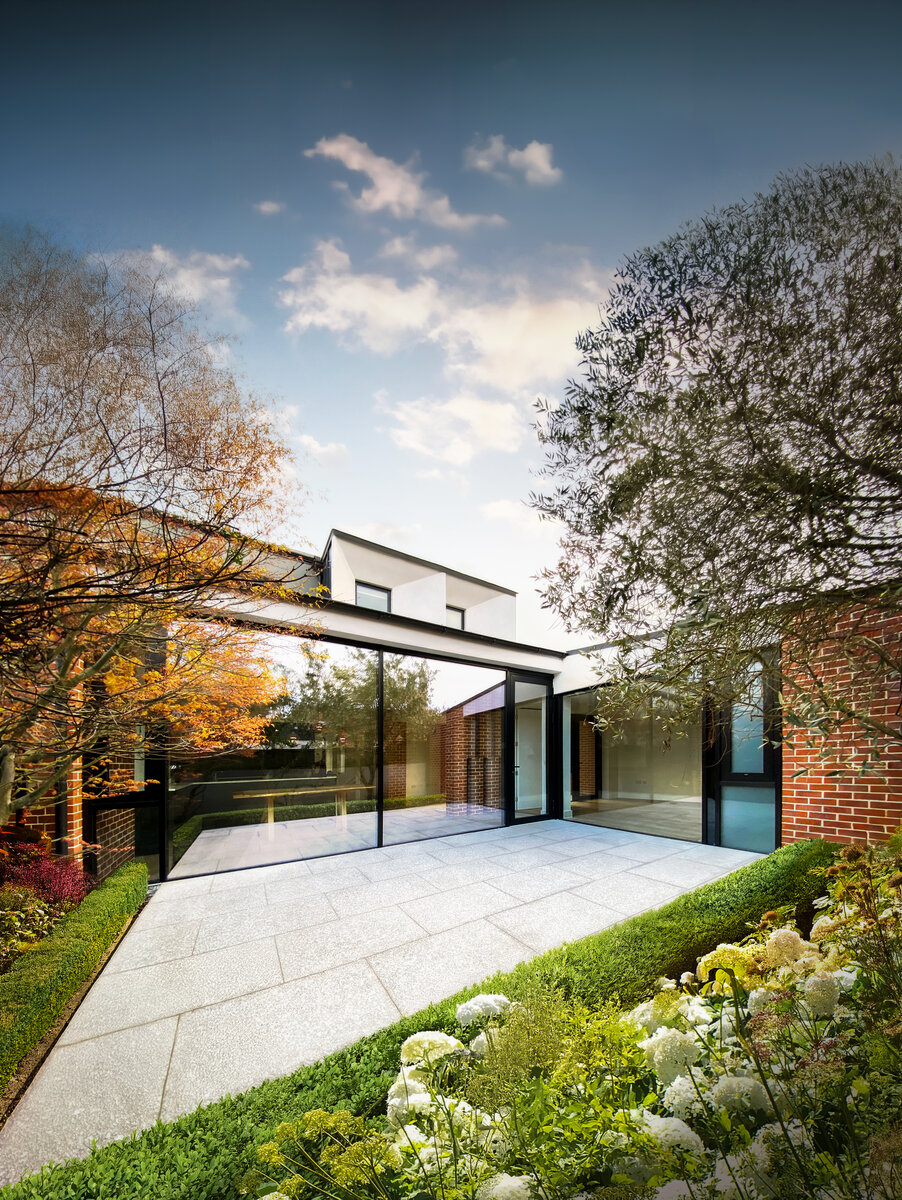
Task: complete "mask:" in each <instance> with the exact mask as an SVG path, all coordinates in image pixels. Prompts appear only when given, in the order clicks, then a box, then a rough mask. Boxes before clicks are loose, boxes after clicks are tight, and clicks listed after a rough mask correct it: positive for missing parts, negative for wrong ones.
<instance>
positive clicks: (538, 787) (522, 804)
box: [514, 680, 548, 818]
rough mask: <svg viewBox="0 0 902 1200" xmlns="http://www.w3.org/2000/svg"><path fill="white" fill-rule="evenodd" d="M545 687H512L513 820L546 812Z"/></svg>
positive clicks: (527, 684)
mask: <svg viewBox="0 0 902 1200" xmlns="http://www.w3.org/2000/svg"><path fill="white" fill-rule="evenodd" d="M546 691H547V689H546V687H545V684H544V683H526V682H523V681H521V680H517V681H516V682H515V683H514V817H515V818H517V817H540V816H543V815H544V814H545V813H546V812H547V811H548V807H547V805H548V797H547V792H546V788H545V778H546V774H547V771H546V759H547V746H546V741H547V725H548V722H547V719H546V705H547V702H548V701H547V696H546Z"/></svg>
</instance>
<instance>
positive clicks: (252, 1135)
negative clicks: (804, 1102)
mask: <svg viewBox="0 0 902 1200" xmlns="http://www.w3.org/2000/svg"><path fill="white" fill-rule="evenodd" d="M836 849H837V847H835V846H831V845H830V844H828V843H825V842H797V843H795V844H793V845H790V846H784V847H783V848H782V849H781V850H777V851H776V852H775V853H774V854H772V855H769V856H768V857H767V858H764V859H759V860H758V861H756V862H754V863H751V864H750V865H749V866H747V867H743V868H741V869H740V870H739V871H736V872H734V874H732V875H730V876H728V877H727V878H726V879H722V880H716V881H715V882H713V883H708V884H705V885H704V886H703V887H700V888H699V889H698V890H697V891H695V892H692V893H691V894H688V895H685V896H680V897H678V898H677V899H676V900H673V901H672V902H671V903H670V904H667V905H665V906H664V908H662V909H659V910H657V911H656V912H651V913H643V914H642V915H641V916H638V917H632V918H631V919H629V920H627V921H624V922H623V923H622V924H620V925H616V926H614V927H613V928H611V929H606V930H604V931H603V932H601V933H598V934H594V935H592V936H591V937H588V938H584V939H583V940H582V941H580V942H575V943H572V944H571V945H569V946H565V947H562V948H560V949H557V950H551V951H549V952H548V953H546V954H543V955H541V956H540V957H538V958H535V959H533V960H532V961H531V962H528V963H521V964H520V965H519V966H517V967H515V968H514V970H513V971H510V972H506V973H505V972H500V973H498V974H497V975H493V976H492V977H491V978H490V979H488V980H484V981H483V983H481V984H479V985H477V986H475V987H470V988H466V989H465V990H464V991H462V992H459V993H458V994H457V995H456V996H453V997H451V998H450V999H448V1000H443V1001H442V1002H441V1003H439V1004H433V1005H430V1006H429V1007H428V1008H426V1009H423V1010H422V1011H421V1012H419V1013H417V1014H415V1015H414V1016H412V1017H406V1018H404V1019H403V1020H401V1021H398V1022H396V1023H395V1024H394V1025H390V1026H388V1027H387V1028H386V1029H383V1030H380V1031H379V1032H378V1033H375V1034H372V1035H371V1036H369V1037H365V1038H361V1039H360V1041H357V1042H355V1043H354V1044H353V1045H351V1046H349V1047H347V1049H345V1050H340V1051H338V1052H337V1053H335V1054H331V1055H329V1056H328V1057H327V1058H324V1059H322V1060H321V1061H320V1062H317V1063H314V1064H313V1065H312V1066H309V1067H302V1068H301V1069H300V1070H298V1071H295V1072H294V1073H293V1074H291V1075H287V1076H285V1077H284V1078H282V1079H275V1080H270V1081H269V1082H267V1083H264V1084H261V1085H260V1086H259V1087H256V1088H251V1089H250V1090H249V1091H247V1092H244V1093H243V1094H242V1095H240V1096H235V1097H232V1096H226V1097H224V1098H223V1099H221V1100H217V1101H216V1102H215V1103H213V1104H210V1105H207V1106H205V1107H202V1108H199V1109H197V1110H196V1111H195V1112H193V1113H189V1114H188V1115H187V1116H184V1117H180V1118H179V1119H178V1120H176V1121H173V1122H171V1123H170V1124H163V1123H162V1122H157V1124H156V1125H154V1126H153V1127H152V1128H151V1129H148V1130H146V1131H145V1132H144V1133H140V1134H133V1135H132V1137H131V1138H128V1139H126V1140H123V1141H119V1142H113V1143H111V1144H110V1145H108V1146H103V1147H99V1148H94V1149H93V1150H92V1151H91V1154H90V1156H89V1157H88V1158H86V1159H74V1160H71V1161H70V1162H69V1163H67V1164H64V1165H59V1164H58V1165H50V1166H47V1167H45V1168H44V1170H43V1171H42V1172H41V1174H39V1175H32V1176H30V1177H28V1178H26V1179H24V1180H22V1181H21V1182H20V1183H17V1184H13V1185H12V1186H10V1187H6V1188H2V1189H0V1196H2V1197H3V1198H4V1200H90V1198H97V1200H101V1198H103V1200H106V1198H107V1197H125V1196H127V1197H128V1198H129V1200H235V1196H236V1191H235V1183H236V1180H237V1179H238V1178H239V1177H240V1176H241V1175H242V1174H243V1173H244V1172H245V1171H246V1170H247V1169H248V1168H249V1167H251V1166H254V1165H255V1164H256V1147H257V1145H259V1144H260V1143H261V1142H263V1141H266V1140H268V1139H269V1138H270V1137H271V1136H272V1133H273V1130H274V1129H275V1127H276V1125H277V1124H278V1123H279V1122H280V1121H291V1120H296V1119H297V1118H298V1117H300V1116H301V1115H302V1114H303V1113H305V1112H307V1111H308V1110H309V1109H312V1108H325V1109H334V1108H348V1109H350V1110H351V1111H352V1112H355V1113H359V1114H361V1115H364V1116H368V1115H372V1114H375V1113H378V1112H381V1111H383V1110H384V1105H385V1093H386V1092H387V1090H388V1088H389V1086H390V1084H391V1082H392V1080H393V1079H394V1077H395V1074H396V1073H397V1069H398V1055H399V1052H400V1047H401V1043H402V1042H403V1041H404V1039H405V1038H406V1037H409V1036H410V1034H412V1033H416V1032H418V1031H419V1030H421V1029H444V1030H447V1031H449V1032H451V1031H454V1030H455V1029H456V1023H455V1020H454V1012H455V1009H456V1007H457V1005H458V1004H460V1002H461V1001H462V1000H463V999H466V998H468V997H469V996H472V995H475V994H476V993H477V992H479V991H490V992H504V993H506V994H507V995H509V996H511V997H517V996H522V995H523V994H524V992H525V991H526V990H527V989H528V988H529V987H531V986H534V985H535V984H536V983H537V982H541V983H549V984H554V985H556V986H559V987H562V988H564V989H565V990H566V991H567V993H568V994H569V995H572V996H579V997H582V998H583V999H585V1000H586V1001H587V1002H588V1003H590V1004H591V1003H594V1002H596V1001H598V1000H600V999H601V998H602V997H604V996H613V995H618V996H619V997H620V999H621V1000H622V1001H623V1003H624V1004H629V1003H632V1001H633V1000H639V999H641V998H643V997H644V996H645V995H647V994H648V993H649V992H650V991H651V989H652V985H653V983H654V981H655V979H657V978H658V976H659V975H672V974H673V973H674V972H675V971H676V970H678V969H679V970H682V969H683V966H684V964H686V963H689V965H691V966H694V964H695V956H698V955H700V954H702V953H705V952H707V951H708V950H711V949H713V947H714V946H715V945H716V944H717V943H718V942H722V941H728V940H731V939H735V938H737V937H744V936H745V935H746V933H748V929H747V928H746V922H747V921H750V922H754V923H755V924H757V923H758V920H759V918H760V917H761V915H762V913H764V912H765V911H767V910H768V909H771V908H775V907H778V906H779V905H782V904H789V903H795V904H797V905H799V906H801V907H802V908H803V909H804V908H805V907H806V906H808V905H810V902H811V900H813V899H814V898H815V897H816V896H818V895H820V894H821V893H822V892H823V890H824V883H823V871H824V870H825V869H826V867H827V866H828V865H829V863H830V861H831V859H832V856H833V852H834V851H835V850H836ZM812 872H814V873H812ZM690 958H691V960H692V961H691V962H689V960H690Z"/></svg>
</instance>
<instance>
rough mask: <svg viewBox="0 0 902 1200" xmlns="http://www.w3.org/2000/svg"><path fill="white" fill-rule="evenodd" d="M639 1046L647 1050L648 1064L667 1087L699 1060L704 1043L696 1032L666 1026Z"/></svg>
mask: <svg viewBox="0 0 902 1200" xmlns="http://www.w3.org/2000/svg"><path fill="white" fill-rule="evenodd" d="M639 1047H640V1049H642V1050H644V1051H645V1058H646V1061H647V1062H648V1065H649V1066H650V1067H651V1069H652V1070H653V1071H654V1073H655V1074H656V1075H657V1077H658V1079H660V1081H661V1083H662V1084H663V1085H664V1086H665V1087H667V1085H668V1084H670V1083H673V1081H674V1080H675V1079H676V1077H677V1075H681V1074H682V1073H683V1071H684V1070H685V1069H686V1067H689V1066H691V1065H692V1064H693V1063H694V1062H697V1061H698V1059H699V1056H700V1055H701V1052H702V1043H701V1042H700V1041H699V1040H698V1038H697V1037H696V1036H695V1034H693V1033H684V1032H683V1031H682V1030H680V1029H668V1028H667V1027H666V1026H665V1027H662V1028H661V1029H658V1030H656V1031H655V1032H654V1033H653V1034H652V1035H651V1037H648V1038H646V1039H645V1040H644V1041H642V1042H640V1043H639Z"/></svg>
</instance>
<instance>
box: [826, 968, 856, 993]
mask: <svg viewBox="0 0 902 1200" xmlns="http://www.w3.org/2000/svg"><path fill="white" fill-rule="evenodd" d="M832 974H833V978H834V979H835V980H836V982H837V983H838V984H839V990H840V991H841V992H849V991H851V990H852V987H853V986H854V984H855V980H856V979H857V978H858V968H857V967H838V968H837V969H836V970H835V971H834V972H833V973H832Z"/></svg>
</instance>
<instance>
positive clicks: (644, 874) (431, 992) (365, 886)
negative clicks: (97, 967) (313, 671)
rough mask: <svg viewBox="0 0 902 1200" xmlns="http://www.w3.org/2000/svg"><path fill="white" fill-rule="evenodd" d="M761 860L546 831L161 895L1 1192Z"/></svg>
mask: <svg viewBox="0 0 902 1200" xmlns="http://www.w3.org/2000/svg"><path fill="white" fill-rule="evenodd" d="M758 857H760V856H759V855H756V854H751V853H745V852H743V851H737V850H727V849H722V848H720V847H714V846H702V845H694V844H691V843H687V842H683V841H675V840H671V839H668V838H664V837H650V836H643V835H640V834H635V833H629V832H624V831H621V830H612V829H604V828H599V827H597V826H590V825H581V824H577V823H574V822H566V821H550V822H542V823H536V824H530V825H523V826H514V827H512V828H507V829H491V830H486V831H484V832H480V833H466V834H459V835H455V836H451V837H447V838H439V839H435V840H433V841H428V842H419V843H411V844H402V845H394V846H386V847H383V848H382V849H376V850H362V851H359V852H357V853H354V854H347V855H340V856H336V857H334V858H323V859H313V860H307V861H300V862H292V863H283V864H281V865H279V866H270V867H258V868H254V869H251V870H247V871H237V872H234V873H231V874H219V875H208V876H203V877H198V878H194V879H185V880H176V881H172V882H169V883H165V884H163V885H162V886H161V887H160V888H159V889H158V890H157V891H156V893H155V894H154V895H153V897H152V898H151V900H150V901H149V903H148V904H147V906H146V908H145V909H144V911H143V912H142V913H141V915H140V916H139V917H138V918H137V920H136V921H135V922H134V924H133V925H132V927H131V929H130V930H129V932H128V933H127V934H126V936H125V938H124V939H123V941H122V942H121V943H120V945H119V947H118V948H117V950H116V952H115V953H114V954H113V956H112V958H111V959H110V961H109V962H108V964H107V966H106V968H105V969H104V971H103V973H102V974H101V975H100V977H99V978H98V979H97V981H96V982H95V984H94V986H93V987H92V988H91V990H90V992H89V993H88V995H87V996H86V997H85V1000H84V1001H83V1003H82V1004H81V1006H80V1008H79V1009H78V1011H77V1012H76V1013H75V1015H74V1017H73V1018H72V1020H71V1021H70V1023H69V1025H68V1026H67V1028H66V1029H65V1031H64V1032H63V1034H62V1036H61V1038H60V1039H59V1041H58V1042H57V1044H56V1046H55V1047H54V1048H53V1050H52V1051H51V1053H50V1055H49V1057H48V1058H47V1060H46V1062H45V1063H44V1065H43V1066H42V1068H41V1070H40V1071H39V1072H38V1074H37V1076H36V1077H35V1079H34V1080H33V1082H32V1084H31V1086H30V1087H29V1089H28V1091H27V1092H26V1094H25V1096H24V1097H23V1099H22V1100H21V1101H20V1103H19V1106H18V1108H17V1109H16V1110H15V1112H14V1113H13V1114H12V1116H11V1117H10V1119H9V1120H8V1122H7V1123H6V1125H5V1127H4V1128H3V1129H2V1130H0V1183H8V1182H12V1181H14V1180H16V1179H18V1178H19V1177H20V1176H21V1175H22V1173H23V1172H26V1171H33V1170H37V1169H38V1168H39V1167H40V1166H41V1165H42V1164H43V1163H45V1162H48V1161H50V1160H56V1161H60V1160H63V1159H66V1158H71V1157H80V1156H84V1155H86V1154H87V1153H88V1152H89V1150H90V1147H91V1141H92V1139H94V1140H96V1141H97V1142H98V1143H101V1144H102V1143H104V1142H109V1141H112V1140H114V1139H116V1138H121V1137H125V1136H127V1135H128V1134H130V1133H131V1132H132V1131H133V1130H135V1129H143V1128H146V1127H147V1126H149V1125H152V1124H153V1123H154V1121H156V1120H157V1119H158V1118H162V1119H163V1120H164V1121H168V1120H172V1119H173V1118H174V1117H177V1116H179V1115H180V1114H182V1113H186V1112H190V1111H191V1110H193V1109H194V1108H196V1107H197V1106H198V1105H199V1104H203V1103H205V1102H209V1101H211V1100H215V1099H217V1098H219V1097H220V1096H223V1095H225V1094H227V1093H232V1094H236V1093H238V1092H241V1091H243V1090H245V1089H246V1088H249V1087H252V1086H254V1085H255V1084H258V1083H262V1082H263V1080H264V1079H270V1078H273V1077H277V1076H281V1075H287V1074H288V1073H289V1072H291V1071H293V1070H295V1069H296V1068H297V1067H300V1066H303V1065H305V1064H307V1063H312V1062H315V1061H316V1060H317V1059H319V1058H322V1057H323V1055H325V1054H328V1053H330V1052H331V1051H333V1050H337V1049H340V1048H341V1047H342V1046H346V1045H348V1044H349V1043H351V1042H353V1041H355V1040H356V1039H357V1038H359V1037H362V1036H363V1035H364V1034H367V1033H372V1032H374V1031H375V1030H377V1029H380V1028H382V1027H383V1026H385V1025H388V1024H390V1023H391V1022H393V1021H395V1020H397V1019H398V1017H399V1016H401V1015H403V1014H409V1013H413V1012H416V1011H417V1010H418V1009H420V1008H423V1007H424V1006H425V1005H426V1004H428V1003H429V1002H430V1001H434V1000H440V999H442V998H444V997H445V996H449V995H452V994H453V993H454V992H456V991H458V990H459V989H460V988H462V987H464V986H466V985H468V984H473V983H478V982H479V981H480V980H481V979H483V978H484V977H485V976H487V975H490V974H492V973H493V972H495V971H503V970H509V969H510V968H512V967H513V966H515V965H516V964H517V963H518V962H522V961H523V960H525V959H529V958H531V957H533V956H534V955H535V954H538V953H541V952H542V951H543V950H547V949H550V948H551V947H552V946H558V945H560V944H561V943H563V942H567V941H574V940H575V939H577V938H581V937H585V936H586V935H587V934H590V933H595V932H597V931H598V930H600V929H604V928H605V927H606V926H609V925H613V924H616V923H617V922H618V921H621V920H623V919H624V918H625V917H627V916H631V915H633V914H634V913H637V912H641V911H643V910H645V909H648V908H654V907H656V906H658V905H660V904H664V903H666V902H667V901H668V900H671V899H673V897H675V896H677V895H679V894H680V893H681V892H684V891H689V890H691V889H692V888H694V887H697V886H698V885H699V884H701V883H705V882H707V881H708V880H710V879H714V878H717V877H719V876H721V875H725V874H728V873H729V872H730V871H732V870H735V869H736V867H739V866H742V865H743V864H745V863H747V862H751V861H752V860H753V859H755V858H758Z"/></svg>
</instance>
